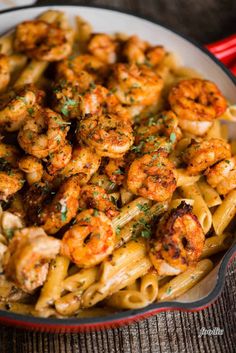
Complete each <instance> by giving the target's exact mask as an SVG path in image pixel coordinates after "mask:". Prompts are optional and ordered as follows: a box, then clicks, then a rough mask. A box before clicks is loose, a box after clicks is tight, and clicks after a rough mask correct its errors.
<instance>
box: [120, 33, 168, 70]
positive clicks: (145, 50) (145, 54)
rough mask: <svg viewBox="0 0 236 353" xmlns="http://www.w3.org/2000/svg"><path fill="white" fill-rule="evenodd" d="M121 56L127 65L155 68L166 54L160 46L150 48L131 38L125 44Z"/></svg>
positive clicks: (139, 40) (147, 44)
mask: <svg viewBox="0 0 236 353" xmlns="http://www.w3.org/2000/svg"><path fill="white" fill-rule="evenodd" d="M122 54H123V55H124V57H125V58H127V59H128V61H129V63H134V64H145V65H148V66H153V67H155V66H157V65H158V64H159V63H160V62H161V61H162V59H163V58H164V56H165V54H166V52H165V49H164V48H163V47H162V46H154V47H152V46H150V44H149V43H147V42H145V41H143V40H141V39H140V38H139V37H137V36H131V37H129V38H128V40H127V41H126V42H125V45H124V48H123V51H122Z"/></svg>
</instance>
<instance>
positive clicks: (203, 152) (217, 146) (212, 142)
mask: <svg viewBox="0 0 236 353" xmlns="http://www.w3.org/2000/svg"><path fill="white" fill-rule="evenodd" d="M230 156H231V150H230V145H229V144H228V143H227V142H226V141H225V140H223V139H218V138H211V139H209V140H203V141H200V142H196V141H194V140H193V142H192V143H191V145H190V146H189V147H188V148H187V149H186V150H185V152H184V154H183V160H184V162H185V163H187V165H188V166H187V172H188V173H189V174H191V175H197V174H199V173H201V172H202V171H204V170H206V169H207V168H208V167H210V166H212V165H213V164H215V163H217V162H219V161H221V160H223V159H225V158H230Z"/></svg>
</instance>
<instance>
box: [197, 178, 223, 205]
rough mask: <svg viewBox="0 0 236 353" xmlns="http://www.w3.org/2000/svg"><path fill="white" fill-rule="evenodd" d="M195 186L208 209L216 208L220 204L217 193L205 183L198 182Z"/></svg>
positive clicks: (202, 181)
mask: <svg viewBox="0 0 236 353" xmlns="http://www.w3.org/2000/svg"><path fill="white" fill-rule="evenodd" d="M197 185H198V187H199V189H200V191H201V194H202V197H203V198H204V200H205V202H206V204H207V206H208V207H209V208H211V207H215V206H218V205H220V204H221V203H222V200H221V198H220V195H219V194H218V192H217V191H216V190H215V189H213V188H212V187H211V186H210V185H209V184H208V183H207V182H206V181H204V180H199V181H198V183H197Z"/></svg>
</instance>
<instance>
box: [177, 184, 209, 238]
mask: <svg viewBox="0 0 236 353" xmlns="http://www.w3.org/2000/svg"><path fill="white" fill-rule="evenodd" d="M181 190H182V192H183V195H184V196H185V197H187V198H191V199H193V200H194V204H193V213H194V214H195V215H196V216H197V218H198V220H199V222H200V224H201V226H202V229H203V231H204V233H205V234H206V233H207V232H208V231H209V230H210V228H211V225H212V215H211V212H210V210H209V208H208V206H207V204H206V202H205V201H204V199H203V196H202V194H201V191H200V189H199V187H198V185H197V184H193V185H186V186H181Z"/></svg>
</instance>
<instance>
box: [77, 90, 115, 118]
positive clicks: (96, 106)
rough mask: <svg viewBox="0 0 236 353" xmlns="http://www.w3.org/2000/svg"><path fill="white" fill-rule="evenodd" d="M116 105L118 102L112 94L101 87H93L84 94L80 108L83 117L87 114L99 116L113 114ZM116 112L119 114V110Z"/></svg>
mask: <svg viewBox="0 0 236 353" xmlns="http://www.w3.org/2000/svg"><path fill="white" fill-rule="evenodd" d="M118 105H119V100H118V99H117V98H116V96H115V95H114V94H112V93H111V92H109V91H108V90H107V89H106V88H105V87H103V86H101V85H94V86H92V87H91V88H90V89H89V90H88V91H87V92H84V94H83V97H82V99H81V106H80V108H81V113H82V115H83V116H86V115H88V114H91V115H94V114H99V115H100V114H102V112H104V113H106V112H109V113H112V112H114V113H115V109H116V107H117V106H118ZM118 108H119V107H118ZM117 112H119V110H117Z"/></svg>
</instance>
